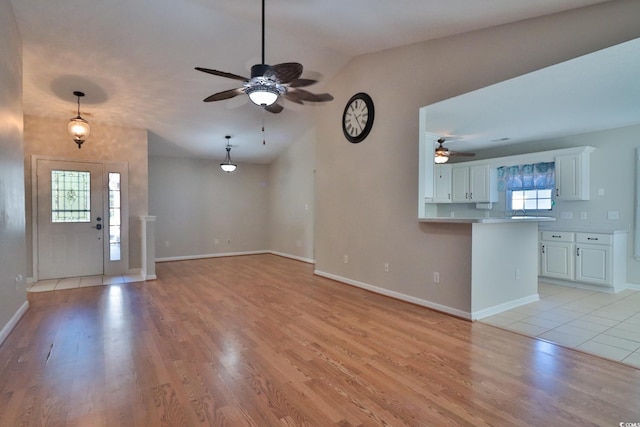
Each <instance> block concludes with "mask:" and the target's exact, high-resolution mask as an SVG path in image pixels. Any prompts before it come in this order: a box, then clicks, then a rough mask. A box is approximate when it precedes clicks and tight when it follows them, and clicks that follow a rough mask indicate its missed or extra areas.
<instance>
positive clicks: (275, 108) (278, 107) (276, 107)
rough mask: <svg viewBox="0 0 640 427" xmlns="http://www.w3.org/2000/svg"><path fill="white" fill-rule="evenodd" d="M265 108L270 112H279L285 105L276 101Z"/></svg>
mask: <svg viewBox="0 0 640 427" xmlns="http://www.w3.org/2000/svg"><path fill="white" fill-rule="evenodd" d="M264 109H265V110H267V111H268V112H270V113H273V114H278V113H279V112H281V111H282V110H284V107H283V106H282V105H280V104H278V103H277V102H275V103H273V104H271V105H268V106H266V107H264Z"/></svg>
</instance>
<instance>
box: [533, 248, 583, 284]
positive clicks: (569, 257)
mask: <svg viewBox="0 0 640 427" xmlns="http://www.w3.org/2000/svg"><path fill="white" fill-rule="evenodd" d="M574 247H575V246H574V244H573V243H565V242H544V241H543V242H541V243H540V262H541V265H540V275H541V276H545V277H554V278H556V279H564V280H573V278H574V271H575V267H574V259H575V256H574V254H573V250H574Z"/></svg>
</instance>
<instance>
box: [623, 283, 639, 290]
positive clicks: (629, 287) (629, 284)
mask: <svg viewBox="0 0 640 427" xmlns="http://www.w3.org/2000/svg"><path fill="white" fill-rule="evenodd" d="M625 289H631V290H632V291H640V285H634V284H631V283H627V287H626V288H625Z"/></svg>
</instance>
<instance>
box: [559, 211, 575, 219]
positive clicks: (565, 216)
mask: <svg viewBox="0 0 640 427" xmlns="http://www.w3.org/2000/svg"><path fill="white" fill-rule="evenodd" d="M560 219H573V212H560Z"/></svg>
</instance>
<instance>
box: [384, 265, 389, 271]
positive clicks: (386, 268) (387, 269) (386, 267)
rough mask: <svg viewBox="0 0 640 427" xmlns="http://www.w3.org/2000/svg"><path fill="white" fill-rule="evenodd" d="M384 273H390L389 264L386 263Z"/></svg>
mask: <svg viewBox="0 0 640 427" xmlns="http://www.w3.org/2000/svg"><path fill="white" fill-rule="evenodd" d="M384 271H386V272H387V273H388V272H389V263H388V262H385V263H384Z"/></svg>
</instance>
